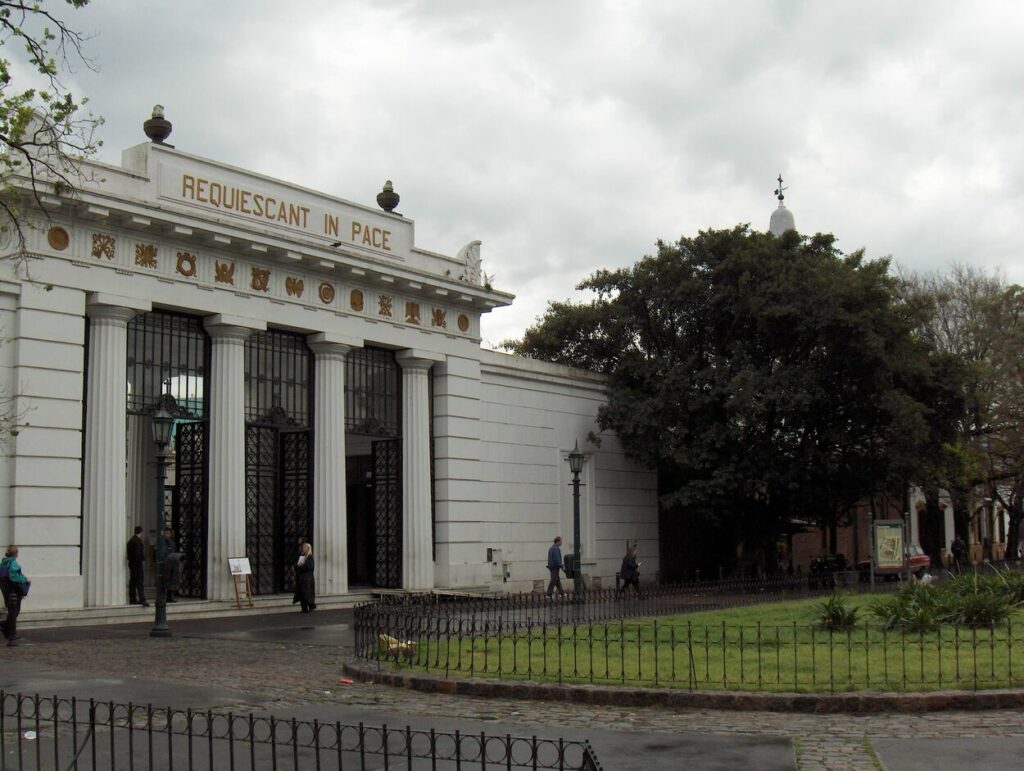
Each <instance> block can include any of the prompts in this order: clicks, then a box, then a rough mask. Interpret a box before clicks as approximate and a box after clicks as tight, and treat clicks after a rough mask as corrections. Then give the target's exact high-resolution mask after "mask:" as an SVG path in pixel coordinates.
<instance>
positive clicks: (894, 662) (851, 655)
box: [355, 572, 1024, 692]
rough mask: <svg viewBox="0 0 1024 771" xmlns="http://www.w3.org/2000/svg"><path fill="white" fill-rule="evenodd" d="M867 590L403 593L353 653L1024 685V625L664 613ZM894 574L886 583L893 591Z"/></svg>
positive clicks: (524, 667)
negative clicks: (707, 618)
mask: <svg viewBox="0 0 1024 771" xmlns="http://www.w3.org/2000/svg"><path fill="white" fill-rule="evenodd" d="M833 583H834V584H835V585H836V586H842V587H845V589H846V590H848V591H851V590H852V591H869V590H872V587H871V586H870V584H867V583H864V582H861V581H860V580H858V576H857V574H856V573H853V574H851V573H849V572H847V573H841V574H836V575H834V576H832V581H830V582H828V584H827V585H825V586H823V585H821V583H820V582H818V581H815V582H814V584H813V585H811V584H809V582H808V580H807V578H806V577H805V578H803V579H799V578H778V579H774V580H769V581H724V582H717V581H716V582H705V583H693V584H687V585H684V586H675V587H667V586H665V587H645V588H644V590H643V592H641V593H640V594H639V595H637V594H627V595H624V596H623V595H620V594H618V593H617V592H615V591H612V590H603V591H601V590H598V591H588V592H587V593H586V595H585V597H584V598H582V601H581V602H574V601H573V598H572V597H571V596H568V597H566V598H561V599H553V600H551V599H548V598H546V597H544V596H543V595H537V594H532V595H529V594H522V595H504V596H499V597H490V598H471V599H459V598H450V597H449V598H445V597H436V596H429V595H426V596H416V597H410V596H404V597H401V598H398V599H395V598H391V599H384V600H382V601H380V602H375V603H370V604H366V605H363V606H360V607H358V608H357V609H356V612H355V652H356V655H357V656H358V657H360V658H362V659H364V660H368V661H371V662H375V663H376V664H377V665H378V666H379V667H385V666H393V667H402V668H413V669H417V670H420V671H426V672H434V673H439V674H443V675H445V676H466V675H468V676H484V677H500V678H507V679H527V680H540V681H549V682H558V683H566V682H576V683H588V684H629V685H651V686H669V687H677V688H688V689H691V690H696V689H726V690H729V689H731V690H755V691H795V692H802V691H851V690H900V691H905V690H932V689H939V688H960V689H975V690H976V689H983V688H998V687H1014V686H1020V685H1024V625H1022V624H1020V623H1019V622H1017V623H1014V622H1007V623H1005V624H1000V625H997V626H992V627H988V628H981V629H979V628H970V627H956V626H948V625H947V626H941V627H938V628H936V629H934V630H932V631H928V632H915V633H911V632H901V631H891V630H885V629H883V628H881V627H879V626H872V625H869V624H864V625H859V626H857V627H856V628H853V629H850V630H847V631H842V632H832V631H824V630H822V629H820V628H818V627H816V626H813V625H809V624H795V623H794V624H788V625H768V624H749V625H744V624H718V625H700V624H694V623H692V622H686V621H680V620H679V619H671V620H664V621H659V619H658V617H659V616H664V615H667V614H673V615H677V614H684V613H687V612H690V611H698V610H707V609H717V608H722V607H729V606H742V605H751V604H754V603H760V602H777V601H779V600H784V599H801V598H806V597H814V596H822V595H826V594H829V593H831V592H832V591H833V589H832V586H831V584H833ZM898 586H899V584H898V583H895V582H882V583H878V584H876V586H875V587H874V589H873V591H889V590H892V589H895V588H897V587H898Z"/></svg>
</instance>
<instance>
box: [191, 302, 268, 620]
mask: <svg viewBox="0 0 1024 771" xmlns="http://www.w3.org/2000/svg"><path fill="white" fill-rule="evenodd" d="M204 323H205V326H206V331H207V332H208V333H209V334H210V338H211V340H212V342H213V346H212V351H211V355H210V377H209V380H208V381H207V382H208V383H209V388H210V401H209V410H210V415H209V427H210V462H209V469H210V472H209V473H210V501H209V516H208V519H209V525H208V529H207V543H206V576H207V587H206V596H207V598H208V599H211V600H227V599H234V596H235V590H234V587H233V586H232V582H231V575H230V574H229V573H228V557H244V556H246V554H245V341H246V339H248V337H249V335H250V333H251V332H252V331H253V329H259V328H261V324H260V323H259V322H256V321H252V320H249V319H239V318H235V317H228V316H224V315H217V316H211V317H209V318H207V319H206V320H205V322H204Z"/></svg>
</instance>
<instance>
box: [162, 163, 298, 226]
mask: <svg viewBox="0 0 1024 771" xmlns="http://www.w3.org/2000/svg"><path fill="white" fill-rule="evenodd" d="M181 197H182V198H185V199H188V200H190V201H198V202H199V203H205V204H207V205H208V206H212V207H214V208H215V209H223V210H224V211H234V212H238V213H239V214H248V215H250V216H252V217H263V218H264V219H268V220H270V221H271V222H280V223H282V224H285V225H292V226H294V227H297V228H304V229H305V228H308V227H309V207H308V206H300V205H299V204H295V203H288V202H287V201H278V200H277V199H276V198H274V197H273V196H270V195H263V194H262V193H254V192H252V191H251V190H243V189H242V188H240V187H236V186H235V185H228V184H224V183H222V182H214V181H212V180H209V179H203V178H202V177H193V176H192V175H191V174H182V175H181Z"/></svg>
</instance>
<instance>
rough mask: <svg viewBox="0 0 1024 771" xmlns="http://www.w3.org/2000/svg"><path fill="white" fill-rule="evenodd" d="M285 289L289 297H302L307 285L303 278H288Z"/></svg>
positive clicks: (285, 281)
mask: <svg viewBox="0 0 1024 771" xmlns="http://www.w3.org/2000/svg"><path fill="white" fill-rule="evenodd" d="M268 275H269V272H268ZM284 288H285V291H286V292H287V293H288V296H289V297H302V291H303V290H304V289H305V288H306V284H305V282H304V281H303V280H302V279H301V278H297V277H296V276H288V277H287V278H286V279H285V280H284Z"/></svg>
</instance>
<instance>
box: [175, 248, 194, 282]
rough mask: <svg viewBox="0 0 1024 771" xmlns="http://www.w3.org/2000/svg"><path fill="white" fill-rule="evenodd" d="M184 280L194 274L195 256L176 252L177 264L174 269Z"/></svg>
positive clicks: (189, 253)
mask: <svg viewBox="0 0 1024 771" xmlns="http://www.w3.org/2000/svg"><path fill="white" fill-rule="evenodd" d="M174 269H175V270H176V271H178V272H179V273H180V274H181V275H183V276H184V277H185V278H191V277H192V276H194V275H195V274H196V256H195V255H194V254H192V253H191V252H178V264H177V265H176V266H175V268H174Z"/></svg>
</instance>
